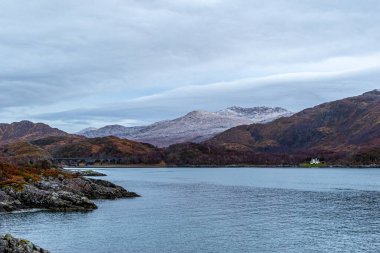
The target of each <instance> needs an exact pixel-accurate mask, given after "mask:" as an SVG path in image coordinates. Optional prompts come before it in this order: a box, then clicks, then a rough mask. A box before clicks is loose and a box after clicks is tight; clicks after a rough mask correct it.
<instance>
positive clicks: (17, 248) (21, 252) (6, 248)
mask: <svg viewBox="0 0 380 253" xmlns="http://www.w3.org/2000/svg"><path fill="white" fill-rule="evenodd" d="M0 253H49V251H47V250H45V249H42V248H40V247H39V246H37V245H35V244H33V243H31V242H29V241H28V240H25V239H17V238H14V237H13V236H11V235H10V234H6V235H4V236H0Z"/></svg>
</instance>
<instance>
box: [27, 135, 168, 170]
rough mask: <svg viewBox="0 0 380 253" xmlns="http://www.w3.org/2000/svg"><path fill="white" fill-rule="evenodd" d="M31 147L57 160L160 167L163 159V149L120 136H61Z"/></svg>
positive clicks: (39, 140)
mask: <svg viewBox="0 0 380 253" xmlns="http://www.w3.org/2000/svg"><path fill="white" fill-rule="evenodd" d="M31 144H32V145H35V146H37V147H39V148H42V149H43V150H46V151H48V152H49V154H50V155H51V156H52V157H53V158H73V159H76V158H84V159H88V158H91V159H104V160H105V159H107V160H114V161H113V163H116V162H117V163H122V164H139V163H144V164H156V163H159V162H161V161H162V160H163V157H162V151H161V150H160V149H157V148H156V147H154V146H152V145H150V144H146V143H139V142H135V141H130V140H126V139H119V138H117V137H99V138H85V137H79V136H74V135H72V136H59V137H47V138H43V139H38V140H34V141H31Z"/></svg>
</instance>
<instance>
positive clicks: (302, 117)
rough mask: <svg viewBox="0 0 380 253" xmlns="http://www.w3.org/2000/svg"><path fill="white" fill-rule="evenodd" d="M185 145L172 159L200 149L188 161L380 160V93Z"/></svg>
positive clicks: (172, 151)
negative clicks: (192, 158)
mask: <svg viewBox="0 0 380 253" xmlns="http://www.w3.org/2000/svg"><path fill="white" fill-rule="evenodd" d="M186 145H189V144H186ZM183 147H184V146H181V145H176V146H173V147H170V148H169V157H172V160H170V159H169V160H168V162H169V163H170V162H174V161H176V162H177V163H178V162H181V159H180V157H182V158H186V159H187V158H188V157H187V156H186V155H184V152H187V153H188V152H190V151H191V150H192V152H193V153H197V152H199V153H198V156H197V158H196V161H195V160H191V159H190V160H188V161H187V162H188V163H192V162H193V163H202V159H201V158H200V157H204V159H210V157H209V156H211V157H214V160H218V159H222V158H221V157H223V159H227V158H224V157H225V156H228V157H229V158H228V159H227V160H228V161H224V162H225V163H230V164H231V163H257V164H298V163H300V162H304V161H306V160H308V159H310V157H319V158H321V159H323V160H326V161H328V162H330V163H351V164H371V163H380V91H379V90H374V91H371V92H367V93H364V94H363V95H360V96H356V97H350V98H346V99H342V100H338V101H334V102H330V103H325V104H321V105H318V106H316V107H313V108H309V109H306V110H303V111H301V112H299V113H297V114H294V115H293V116H291V117H287V118H280V119H277V120H275V121H273V122H270V123H267V124H251V125H245V126H238V127H235V128H232V129H230V130H227V131H225V132H223V133H221V134H219V135H217V136H215V137H214V138H212V139H210V140H208V141H206V142H204V143H202V144H201V145H198V146H194V145H193V146H191V147H189V146H188V148H187V150H186V149H184V148H183ZM181 150H182V151H181ZM215 150H217V151H218V152H217V153H221V154H224V155H222V156H220V155H217V154H216V153H215V152H214V151H215ZM213 152H214V153H213ZM207 153H208V154H209V155H208V154H207ZM176 159H177V160H176ZM194 159H195V158H194ZM211 160H212V159H211Z"/></svg>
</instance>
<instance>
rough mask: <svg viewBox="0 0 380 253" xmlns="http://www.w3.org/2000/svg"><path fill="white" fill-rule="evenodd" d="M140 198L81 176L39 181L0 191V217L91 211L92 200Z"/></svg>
mask: <svg viewBox="0 0 380 253" xmlns="http://www.w3.org/2000/svg"><path fill="white" fill-rule="evenodd" d="M134 197H139V195H138V194H136V193H134V192H129V191H127V190H126V189H124V188H123V187H120V186H117V185H115V184H113V183H111V182H108V181H105V180H100V179H91V178H85V177H83V176H76V177H65V176H63V175H59V176H58V177H42V179H41V180H39V181H37V182H28V183H27V184H25V185H23V186H22V187H14V186H12V185H10V186H5V187H1V188H0V213H1V212H12V211H19V210H23V209H31V208H39V209H47V210H51V211H90V210H94V209H96V208H97V206H96V204H95V203H94V202H93V201H92V200H95V199H117V198H134Z"/></svg>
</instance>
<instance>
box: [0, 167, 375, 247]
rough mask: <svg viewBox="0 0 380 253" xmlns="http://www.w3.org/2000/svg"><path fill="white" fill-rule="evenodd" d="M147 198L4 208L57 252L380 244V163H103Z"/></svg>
mask: <svg viewBox="0 0 380 253" xmlns="http://www.w3.org/2000/svg"><path fill="white" fill-rule="evenodd" d="M102 171H103V172H105V173H106V174H108V175H109V176H108V177H106V179H107V180H111V181H113V182H115V183H117V184H120V185H122V186H124V187H126V188H127V189H129V190H132V191H136V192H138V193H139V194H141V195H142V196H143V197H142V198H136V199H123V200H116V201H98V202H97V203H98V205H99V209H98V210H96V211H93V212H88V213H51V212H29V213H16V214H5V215H4V214H3V215H0V233H5V232H11V233H12V234H14V235H16V236H18V237H23V238H27V239H30V240H32V241H33V242H35V243H37V244H39V245H40V246H42V247H45V248H47V249H50V250H51V251H52V252H91V253H95V252H380V169H268V168H267V169H264V168H263V169H255V168H220V169H210V168H197V169H193V168H175V169H172V168H170V169H104V170H102Z"/></svg>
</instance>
